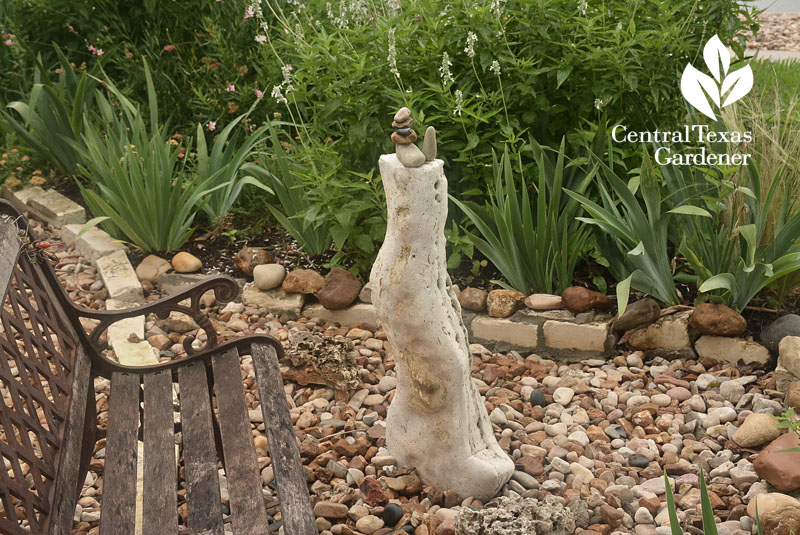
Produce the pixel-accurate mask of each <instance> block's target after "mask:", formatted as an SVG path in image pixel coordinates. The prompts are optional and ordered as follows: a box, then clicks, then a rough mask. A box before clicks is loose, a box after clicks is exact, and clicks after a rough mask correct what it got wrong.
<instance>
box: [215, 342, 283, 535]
mask: <svg viewBox="0 0 800 535" xmlns="http://www.w3.org/2000/svg"><path fill="white" fill-rule="evenodd" d="M211 362H212V365H213V368H214V385H215V386H214V391H215V392H216V397H217V408H218V409H219V426H220V434H221V435H222V452H223V455H224V456H225V472H226V475H227V480H228V495H229V496H230V505H231V527H232V528H233V532H234V533H235V534H236V535H251V534H252V535H260V534H265V535H266V534H268V533H269V521H268V520H267V509H266V507H265V505H264V494H263V492H262V490H261V477H260V476H259V472H258V457H257V455H256V448H255V444H254V443H253V434H252V431H251V429H250V418H249V417H248V414H247V402H246V401H245V398H244V383H243V381H242V371H241V368H240V367H239V353H238V352H237V351H236V349H230V350H228V351H226V352H224V353H221V354H219V355H214V356H213V357H212V358H211Z"/></svg>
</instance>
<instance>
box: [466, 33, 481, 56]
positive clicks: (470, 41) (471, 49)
mask: <svg viewBox="0 0 800 535" xmlns="http://www.w3.org/2000/svg"><path fill="white" fill-rule="evenodd" d="M477 40H478V36H477V35H475V34H474V33H472V32H469V33H467V48H465V49H464V52H466V53H467V56H469V57H471V58H474V57H475V42H476V41H477Z"/></svg>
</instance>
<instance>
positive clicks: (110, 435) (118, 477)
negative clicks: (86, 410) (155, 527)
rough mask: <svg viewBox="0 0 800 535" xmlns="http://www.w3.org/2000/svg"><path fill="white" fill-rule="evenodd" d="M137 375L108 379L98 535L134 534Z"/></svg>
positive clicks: (137, 413) (137, 420) (137, 416)
mask: <svg viewBox="0 0 800 535" xmlns="http://www.w3.org/2000/svg"><path fill="white" fill-rule="evenodd" d="M139 379H140V377H139V375H136V374H131V373H124V372H116V373H114V374H113V375H112V376H111V393H110V395H109V400H108V432H107V435H106V439H107V441H106V462H105V470H104V473H103V502H102V507H101V508H100V535H122V534H128V533H129V534H131V535H133V533H134V522H135V520H136V456H137V440H136V439H137V431H138V429H139Z"/></svg>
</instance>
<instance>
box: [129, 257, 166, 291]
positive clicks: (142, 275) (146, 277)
mask: <svg viewBox="0 0 800 535" xmlns="http://www.w3.org/2000/svg"><path fill="white" fill-rule="evenodd" d="M171 269H172V264H170V263H169V260H165V259H163V258H161V257H160V256H156V255H153V254H151V255H147V256H145V257H144V260H142V261H141V262H139V265H138V266H136V276H137V277H139V280H140V281H150V282H152V283H153V284H156V283H157V282H158V280H159V279H160V278H161V275H164V274H165V273H167V272H168V271H169V270H171Z"/></svg>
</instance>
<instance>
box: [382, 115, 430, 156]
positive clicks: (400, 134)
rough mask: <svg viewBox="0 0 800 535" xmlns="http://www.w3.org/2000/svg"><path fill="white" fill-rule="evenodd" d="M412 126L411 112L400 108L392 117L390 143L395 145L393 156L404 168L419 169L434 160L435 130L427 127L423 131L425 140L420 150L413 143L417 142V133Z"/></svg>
mask: <svg viewBox="0 0 800 535" xmlns="http://www.w3.org/2000/svg"><path fill="white" fill-rule="evenodd" d="M412 126H414V119H412V118H411V110H409V109H408V108H400V110H398V112H397V113H396V114H395V115H394V121H392V128H394V129H395V131H394V132H393V133H392V141H393V142H394V143H395V154H397V159H398V160H400V162H401V163H402V164H403V165H405V166H406V167H419V166H421V165H422V164H424V163H425V162H430V161H431V160H433V159H435V158H436V130H435V129H434V128H433V127H432V126H429V127H428V128H427V130H425V140H424V141H423V143H422V150H420V149H419V148H418V147H417V146H416V145H414V142H415V141H416V140H417V133H416V132H415V131H414V129H412V128H411V127H412Z"/></svg>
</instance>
